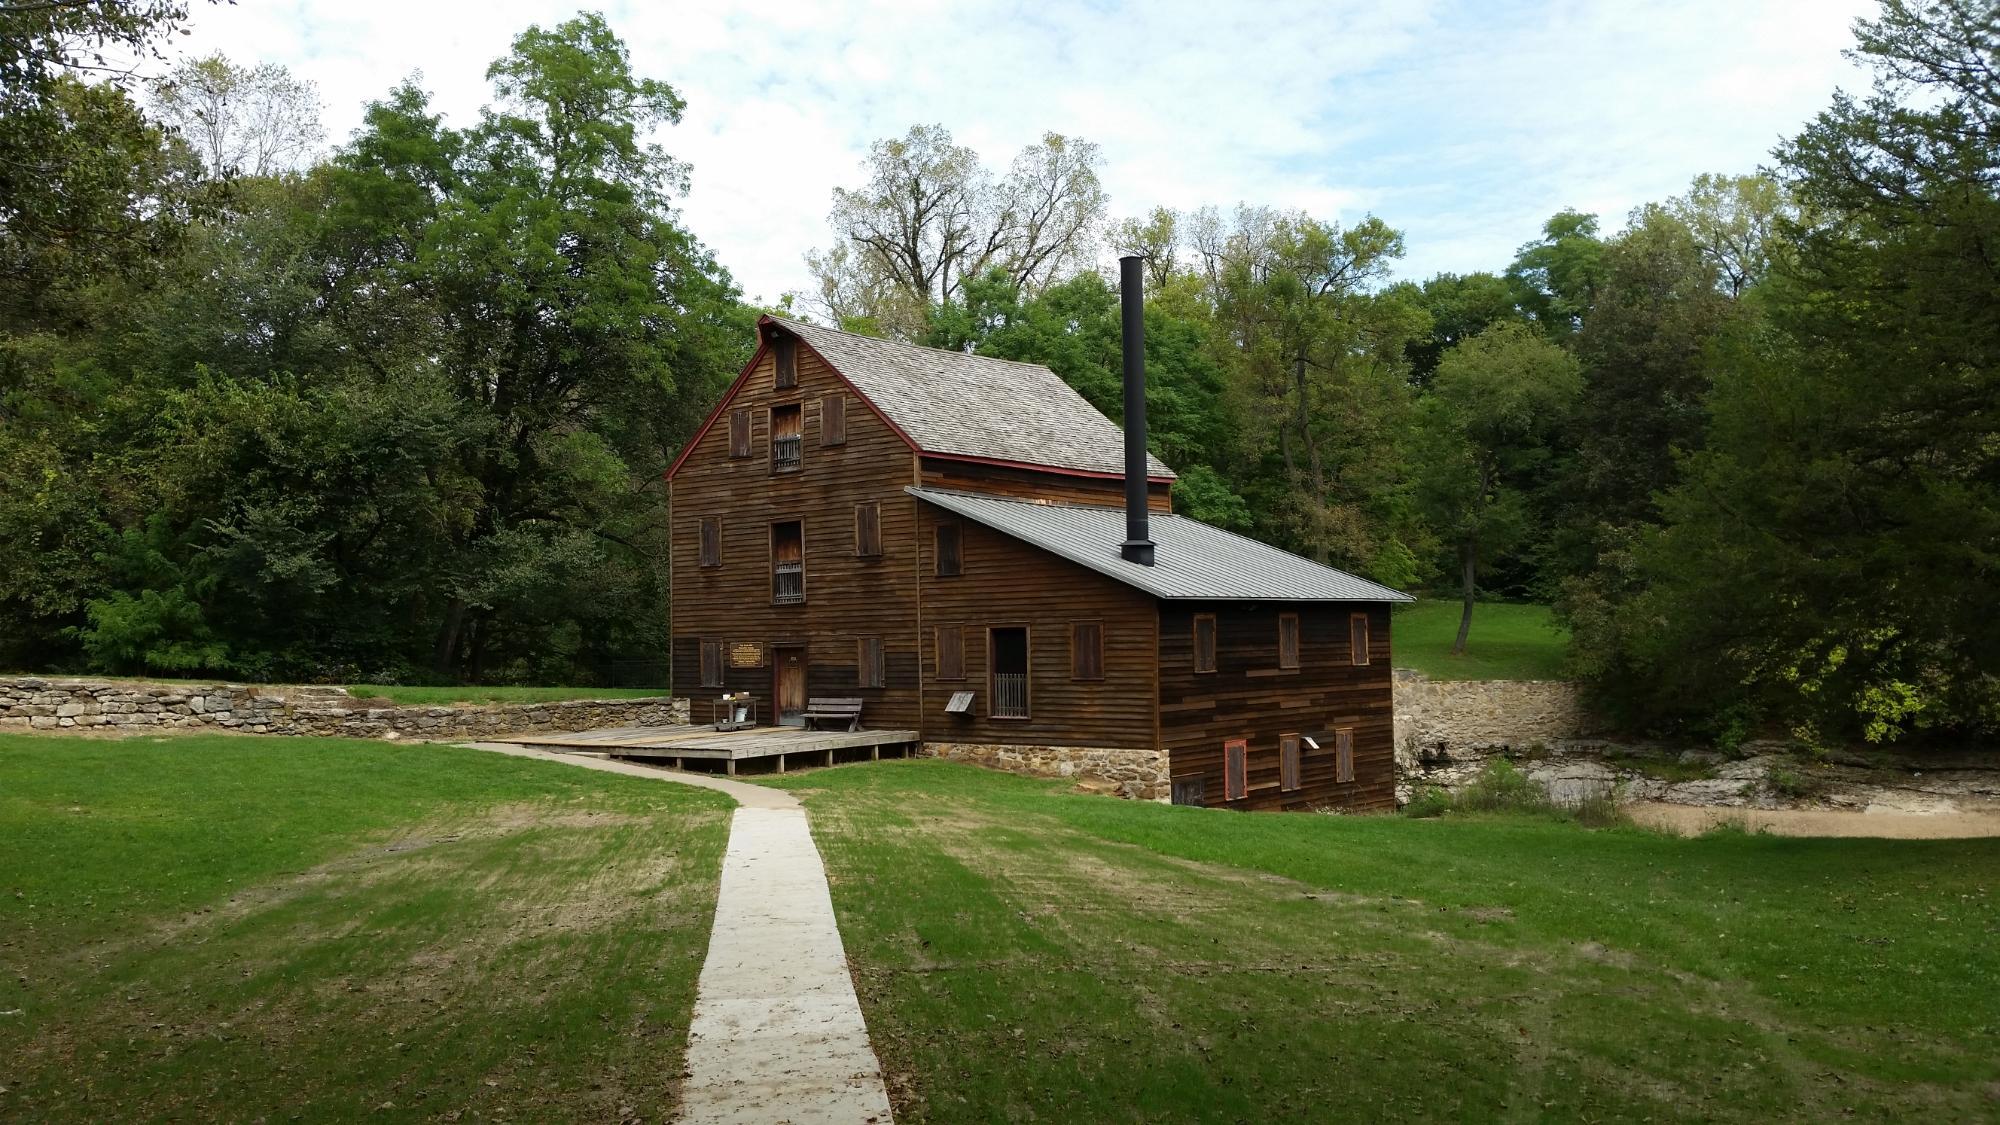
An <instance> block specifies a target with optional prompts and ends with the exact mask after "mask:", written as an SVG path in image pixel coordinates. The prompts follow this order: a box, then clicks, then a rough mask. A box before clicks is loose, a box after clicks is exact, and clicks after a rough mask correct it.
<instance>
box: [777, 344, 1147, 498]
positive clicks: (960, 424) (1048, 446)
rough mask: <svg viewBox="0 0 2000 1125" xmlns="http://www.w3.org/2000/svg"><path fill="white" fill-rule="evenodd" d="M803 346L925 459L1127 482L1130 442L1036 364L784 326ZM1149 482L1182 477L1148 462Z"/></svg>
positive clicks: (1087, 404)
mask: <svg viewBox="0 0 2000 1125" xmlns="http://www.w3.org/2000/svg"><path fill="white" fill-rule="evenodd" d="M761 323H764V324H767V325H773V326H775V327H777V328H778V329H780V330H782V331H784V332H788V333H790V334H791V335H793V336H796V337H798V338H799V340H801V341H803V342H804V343H805V345H806V346H807V347H809V348H811V349H812V350H813V351H815V352H817V353H819V355H820V357H821V358H822V359H824V360H826V361H827V362H828V363H829V364H832V365H833V367H834V369H835V370H837V371H839V372H840V374H841V375H842V376H843V377H845V378H846V380H847V381H848V382H849V383H851V384H853V386H854V389H855V390H857V391H859V392H861V393H862V394H863V395H865V396H867V398H868V401H869V402H871V403H873V404H874V406H875V408H876V409H877V410H879V411H881V412H882V414H883V416H884V417H886V418H888V419H889V421H890V422H891V423H893V424H894V425H895V426H896V428H898V429H900V430H901V431H903V433H904V434H905V435H907V436H908V437H909V439H910V440H911V442H913V443H914V444H915V445H916V446H917V448H918V449H919V450H921V451H923V452H925V453H932V454H938V455H941V456H950V457H969V458H973V459H976V460H982V461H999V462H1007V463H1013V464H1021V465H1035V466H1044V467H1048V468H1054V469H1066V470H1071V471H1076V472H1087V473H1103V474H1107V475H1110V476H1119V477H1122V476H1123V475H1124V474H1125V437H1124V432H1123V431H1122V430H1120V429H1119V428H1118V426H1117V425H1115V424H1113V422H1112V421H1111V419H1109V418H1106V417H1105V416H1104V415H1103V414H1100V413H1099V412H1098V410H1097V408H1096V407H1094V406H1092V405H1090V403H1089V401H1088V400H1086V399H1085V398H1084V397H1083V396H1082V395H1080V394H1078V393H1077V392H1076V389H1075V388H1074V387H1071V386H1070V385H1069V384H1068V383H1065V382H1063V381H1062V377H1061V376H1059V375H1057V374H1056V373H1055V372H1053V371H1051V370H1049V369H1048V368H1046V367H1043V366H1042V365H1040V364H1038V363H1017V362H1014V361H1013V360H1006V359H993V358H991V357H989V356H980V355H969V354H966V353H964V352H953V351H944V350H942V349H939V348H925V347H919V346H917V345H915V344H902V343H897V342H895V341H893V340H879V339H876V338H875V337H872V336H857V335H854V334H853V333H851V332H841V331H838V330H836V329H832V328H822V327H820V326H818V325H815V324H807V323H805V322H803V321H797V320H790V319H787V318H785V317H778V316H767V317H765V318H764V319H763V321H762V322H761ZM1146 464H1147V475H1148V476H1150V477H1152V478H1154V479H1156V480H1171V479H1173V476H1174V473H1173V470H1172V469H1169V468H1167V466H1166V465H1165V464H1163V463H1162V462H1161V461H1160V459H1159V458H1157V457H1154V456H1152V455H1151V454H1148V455H1147V458H1146Z"/></svg>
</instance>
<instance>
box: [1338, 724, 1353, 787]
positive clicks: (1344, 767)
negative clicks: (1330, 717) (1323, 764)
mask: <svg viewBox="0 0 2000 1125" xmlns="http://www.w3.org/2000/svg"><path fill="white" fill-rule="evenodd" d="M1333 779H1334V780H1335V781H1353V780H1354V730H1353V728H1351V727H1342V728H1340V729H1339V730H1337V731H1334V732H1333Z"/></svg>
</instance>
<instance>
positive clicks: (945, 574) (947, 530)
mask: <svg viewBox="0 0 2000 1125" xmlns="http://www.w3.org/2000/svg"><path fill="white" fill-rule="evenodd" d="M960 540H961V535H960V532H959V526H958V525H957V524H955V523H941V524H939V525H937V573H938V577H939V578H956V577H957V576H959V575H961V574H963V573H965V564H964V560H963V559H962V558H961V557H960V551H959V546H960Z"/></svg>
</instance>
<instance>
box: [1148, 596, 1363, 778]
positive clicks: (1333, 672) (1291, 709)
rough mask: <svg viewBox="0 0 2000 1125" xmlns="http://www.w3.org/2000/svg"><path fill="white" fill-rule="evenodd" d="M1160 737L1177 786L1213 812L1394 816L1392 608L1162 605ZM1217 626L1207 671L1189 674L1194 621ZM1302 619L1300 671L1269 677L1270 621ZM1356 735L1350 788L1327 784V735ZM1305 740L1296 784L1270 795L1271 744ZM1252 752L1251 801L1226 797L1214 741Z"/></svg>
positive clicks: (1274, 651) (1274, 645)
mask: <svg viewBox="0 0 2000 1125" xmlns="http://www.w3.org/2000/svg"><path fill="white" fill-rule="evenodd" d="M1159 606H1160V611H1159V636H1160V645H1159V656H1158V659H1159V668H1160V673H1159V675H1160V689H1159V706H1160V737H1161V745H1163V746H1165V747H1166V748H1167V749H1168V751H1169V754H1170V757H1171V768H1172V772H1173V777H1174V780H1175V781H1182V780H1184V779H1188V778H1194V777H1199V778H1202V779H1203V783H1204V786H1205V789H1206V796H1207V803H1208V805H1209V806H1210V807H1216V808H1225V807H1226V808H1234V809H1306V808H1340V809H1350V810H1355V811H1371V810H1386V809H1393V808H1394V807H1395V801H1396V794H1395V746H1394V735H1393V716H1392V708H1393V702H1392V695H1391V685H1390V667H1389V611H1388V607H1387V606H1383V605H1375V604H1368V603H1334V604H1331V605H1315V604H1303V603H1302V604H1287V605H1246V604H1239V603H1216V604H1204V603H1191V602H1161V603H1159ZM1197 613H1213V614H1214V615H1215V619H1216V671H1214V672H1212V673H1200V674H1197V673H1196V672H1195V671H1194V617H1195V615H1196V614H1197ZM1280 613H1297V614H1298V615H1299V668H1298V670H1297V671H1282V670H1280V669H1279V668H1278V615H1279V614H1280ZM1352 613H1366V614H1368V616H1369V649H1370V654H1369V655H1370V663H1369V664H1367V665H1364V666H1360V667H1356V666H1355V665H1354V664H1353V662H1352V659H1351V656H1350V653H1349V645H1348V622H1349V615H1350V614H1352ZM1340 727H1352V728H1353V730H1354V778H1355V779H1354V781H1352V782H1348V783H1340V782H1336V781H1335V780H1334V741H1333V735H1332V732H1333V731H1334V730H1335V729H1337V728H1340ZM1294 733H1296V734H1301V735H1310V736H1313V737H1315V738H1318V739H1319V742H1320V748H1319V749H1317V750H1314V749H1312V748H1310V747H1302V748H1301V753H1300V759H1299V766H1300V778H1301V781H1302V787H1301V788H1300V789H1298V790H1296V791H1292V792H1284V791H1282V790H1281V789H1280V788H1279V762H1278V739H1279V737H1280V736H1281V735H1285V734H1294ZM1232 738H1241V739H1245V740H1247V741H1248V743H1249V755H1248V767H1249V769H1248V773H1249V792H1248V794H1247V795H1246V796H1245V797H1244V798H1243V799H1241V800H1237V801H1224V800H1223V777H1222V753H1223V744H1224V743H1225V742H1227V741H1228V740H1230V739H1232Z"/></svg>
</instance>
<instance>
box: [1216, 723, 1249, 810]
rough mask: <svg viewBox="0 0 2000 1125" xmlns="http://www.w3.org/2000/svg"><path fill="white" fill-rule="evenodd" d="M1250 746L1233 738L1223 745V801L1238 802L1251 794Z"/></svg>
mask: <svg viewBox="0 0 2000 1125" xmlns="http://www.w3.org/2000/svg"><path fill="white" fill-rule="evenodd" d="M1249 756H1250V744H1249V743H1248V742H1245V741H1244V740H1242V739H1240V738H1232V739H1230V740H1229V741H1228V742H1225V743H1223V744H1222V799H1223V800H1225V801H1238V800H1241V799H1242V798H1243V796H1244V795H1245V794H1247V793H1249V792H1250V774H1249V763H1248V761H1247V759H1248V758H1249Z"/></svg>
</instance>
